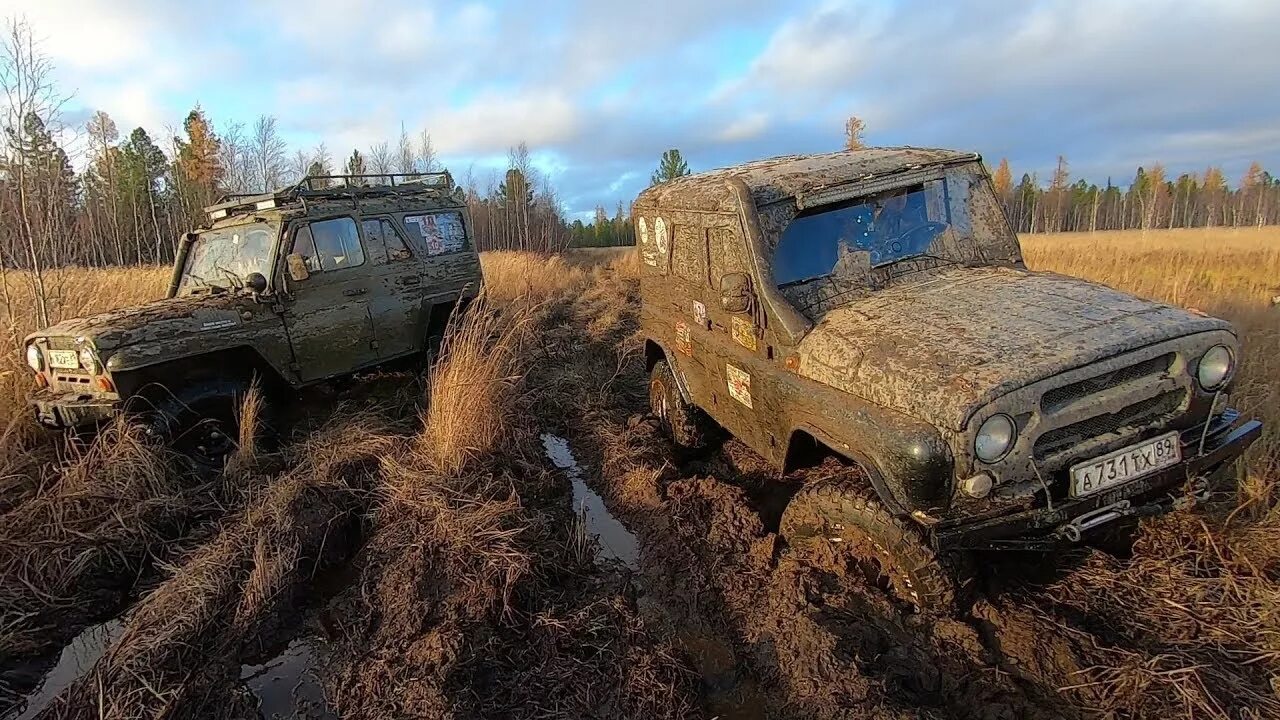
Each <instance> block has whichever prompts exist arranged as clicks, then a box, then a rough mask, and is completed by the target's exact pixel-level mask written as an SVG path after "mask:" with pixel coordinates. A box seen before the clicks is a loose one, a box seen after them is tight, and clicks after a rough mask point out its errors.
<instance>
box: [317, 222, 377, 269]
mask: <svg viewBox="0 0 1280 720" xmlns="http://www.w3.org/2000/svg"><path fill="white" fill-rule="evenodd" d="M311 237H312V240H313V241H314V242H315V249H316V251H315V254H316V258H317V259H318V260H319V262H320V270H321V271H330V270H342V269H343V268H350V267H356V266H358V265H363V264H364V248H363V247H361V246H360V233H359V231H358V230H357V229H356V221H355V220H352V219H351V218H348V217H343V218H334V219H332V220H322V221H320V222H313V223H311Z"/></svg>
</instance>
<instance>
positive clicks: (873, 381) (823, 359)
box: [796, 268, 1229, 431]
mask: <svg viewBox="0 0 1280 720" xmlns="http://www.w3.org/2000/svg"><path fill="white" fill-rule="evenodd" d="M1221 328H1229V326H1228V325H1227V323H1225V322H1223V321H1221V320H1217V319H1214V318H1207V317H1201V316H1198V315H1193V314H1192V313H1189V312H1187V311H1185V310H1182V309H1179V308H1175V307H1171V306H1169V305H1163V304H1160V303H1155V302H1151V301H1148V300H1142V299H1140V298H1137V297H1134V296H1132V295H1128V294H1125V293H1122V292H1119V291H1116V290H1113V289H1111V288H1108V287H1106V286H1104V285H1098V284H1096V283H1091V282H1088V281H1085V280H1080V279H1077V278H1071V277H1066V276H1063V275H1056V274H1052V273H1040V272H1029V271H1026V270H1017V269H1012V268H970V269H953V270H950V271H947V272H944V273H942V274H940V275H935V276H934V277H932V278H929V279H927V280H923V281H921V282H917V283H913V284H908V285H901V286H898V287H893V288H889V289H887V290H884V291H881V292H877V293H875V294H874V295H872V296H870V297H867V298H863V299H861V300H857V301H855V302H852V303H849V304H848V305H844V306H841V307H839V308H836V309H834V310H832V311H830V312H828V313H827V314H826V315H825V316H824V317H823V318H822V319H821V321H820V322H819V323H818V324H817V325H816V326H815V327H814V328H813V330H811V331H810V332H809V334H808V335H806V336H805V337H804V339H803V340H801V342H800V343H799V345H798V346H797V348H796V350H797V353H798V354H799V356H800V368H799V373H800V374H801V375H803V376H805V377H808V378H810V379H813V380H816V381H818V382H821V383H824V384H827V385H831V386H833V387H836V388H838V389H840V390H844V391H845V392H849V393H852V394H854V395H857V396H859V397H862V398H865V399H867V400H870V401H872V402H875V403H877V404H880V405H883V406H886V407H890V408H893V409H896V410H899V411H902V412H905V413H907V414H909V415H912V416H914V417H917V418H920V419H923V420H927V421H929V422H932V423H933V424H934V425H936V426H938V427H947V428H951V429H953V430H956V431H960V430H963V428H964V425H965V423H966V422H967V421H968V418H969V416H970V415H971V414H972V413H973V412H975V411H976V410H977V409H978V408H980V407H981V406H983V405H985V404H987V403H989V402H991V401H992V400H994V399H996V398H998V397H1000V396H1001V395H1004V394H1006V393H1008V392H1010V391H1013V390H1016V389H1018V388H1020V387H1023V386H1024V385H1027V384H1029V383H1032V382H1035V381H1037V380H1041V379H1044V378H1047V377H1052V376H1053V375H1056V374H1058V373H1061V372H1065V371H1067V370H1070V369H1073V368H1077V367H1080V366H1083V365H1087V364H1088V363H1091V362H1094V361H1097V360H1100V359H1103V358H1107V357H1111V356H1113V355H1117V354H1120V353H1123V352H1128V351H1130V350H1135V349H1138V348H1140V347H1143V346H1146V345H1150V344H1152V343H1156V342H1160V341H1162V340H1167V339H1170V338H1174V337H1180V336H1184V335H1190V334H1193V333H1198V332H1204V331H1207V330H1215V329H1221Z"/></svg>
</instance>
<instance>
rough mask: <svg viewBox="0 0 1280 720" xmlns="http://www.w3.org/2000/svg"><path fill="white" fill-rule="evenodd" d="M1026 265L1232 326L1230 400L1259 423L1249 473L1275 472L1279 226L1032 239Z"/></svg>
mask: <svg viewBox="0 0 1280 720" xmlns="http://www.w3.org/2000/svg"><path fill="white" fill-rule="evenodd" d="M1022 247H1023V252H1024V254H1025V256H1026V260H1027V264H1028V265H1030V266H1031V267H1033V268H1035V269H1038V270H1052V271H1055V272H1060V273H1063V274H1066V275H1075V276H1077V277H1082V278H1086V279H1089V280H1095V281H1098V282H1101V283H1104V284H1106V285H1110V286H1112V287H1115V288H1118V289H1120V290H1125V291H1128V292H1132V293H1134V294H1136V295H1141V296H1143V297H1148V298H1152V299H1155V300H1159V301H1162V302H1167V303H1170V304H1173V305H1179V306H1182V307H1194V308H1198V309H1200V310H1203V311H1204V312H1207V313H1209V314H1211V315H1216V316H1218V317H1221V318H1224V319H1226V320H1228V321H1229V322H1231V323H1232V324H1233V325H1235V327H1236V329H1237V330H1238V331H1239V333H1240V337H1241V340H1242V341H1243V342H1244V358H1243V359H1242V365H1241V367H1242V374H1241V377H1240V381H1239V383H1238V384H1237V386H1236V391H1235V392H1234V393H1233V397H1232V399H1233V401H1234V402H1235V403H1236V404H1237V405H1238V406H1239V407H1240V408H1241V409H1242V410H1245V411H1246V412H1248V413H1249V414H1251V415H1253V416H1254V417H1259V418H1262V420H1263V422H1264V423H1265V424H1266V428H1265V431H1264V436H1263V439H1262V441H1261V442H1260V443H1258V446H1257V447H1256V449H1255V450H1254V452H1253V454H1252V458H1253V467H1254V468H1255V471H1257V472H1258V473H1261V474H1263V475H1265V476H1266V477H1270V478H1274V477H1275V476H1276V475H1277V474H1280V306H1277V305H1275V304H1274V303H1273V299H1274V298H1276V297H1277V296H1280V228H1274V227H1269V228H1263V229H1260V230H1259V229H1253V228H1241V229H1235V228H1220V229H1209V230H1204V229H1201V230H1172V231H1164V232H1151V233H1148V234H1146V235H1143V234H1142V233H1141V232H1109V233H1096V234H1087V233H1082V234H1063V235H1030V236H1024V237H1023V238H1022Z"/></svg>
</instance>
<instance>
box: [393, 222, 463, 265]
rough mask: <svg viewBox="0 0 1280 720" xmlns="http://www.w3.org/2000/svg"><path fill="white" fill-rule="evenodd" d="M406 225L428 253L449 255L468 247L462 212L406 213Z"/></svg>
mask: <svg viewBox="0 0 1280 720" xmlns="http://www.w3.org/2000/svg"><path fill="white" fill-rule="evenodd" d="M404 226H405V228H406V229H408V231H409V235H410V237H411V238H412V239H413V240H415V241H416V242H417V244H418V245H419V247H424V248H426V250H427V254H428V255H447V254H449V253H455V252H461V251H463V250H466V249H468V247H467V231H466V228H465V227H463V224H462V213H460V212H439V213H427V214H422V215H405V216H404Z"/></svg>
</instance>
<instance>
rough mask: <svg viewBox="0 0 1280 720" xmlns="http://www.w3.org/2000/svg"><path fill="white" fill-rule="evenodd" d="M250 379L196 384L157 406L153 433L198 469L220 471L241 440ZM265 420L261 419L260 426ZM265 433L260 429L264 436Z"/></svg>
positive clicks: (172, 395) (151, 423)
mask: <svg viewBox="0 0 1280 720" xmlns="http://www.w3.org/2000/svg"><path fill="white" fill-rule="evenodd" d="M249 388H250V383H249V382H248V381H247V380H241V379H233V378H210V379H204V380H198V381H193V382H191V383H189V384H186V385H184V386H183V387H182V388H180V389H179V390H178V391H177V392H174V393H172V394H169V395H166V396H165V397H164V398H163V399H161V400H160V401H159V402H157V403H156V405H155V412H154V413H153V414H152V417H151V422H150V428H149V429H150V431H151V434H153V435H155V436H157V437H160V438H163V439H164V441H165V442H167V443H168V444H169V446H170V447H172V448H173V449H174V450H175V451H177V452H178V453H179V454H181V455H184V456H186V457H187V458H189V459H190V460H191V461H192V462H193V463H194V464H195V465H196V468H197V469H198V470H201V471H209V472H214V471H219V470H221V469H222V467H223V465H224V464H225V463H226V461H227V458H228V457H229V456H230V455H231V453H233V452H235V449H236V444H237V442H238V439H239V432H240V428H239V418H238V414H239V411H240V403H241V401H242V400H243V399H244V397H245V395H246V394H247V393H248V392H249ZM264 420H265V418H262V417H260V418H259V423H260V424H263V425H265V423H264V422H263V421H264ZM262 432H263V430H261V429H260V430H259V433H260V434H261V433H262Z"/></svg>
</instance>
